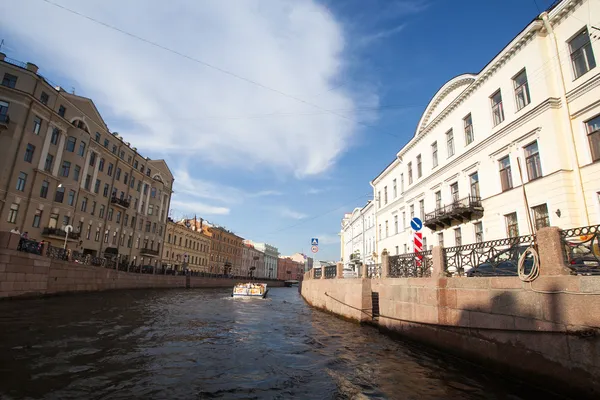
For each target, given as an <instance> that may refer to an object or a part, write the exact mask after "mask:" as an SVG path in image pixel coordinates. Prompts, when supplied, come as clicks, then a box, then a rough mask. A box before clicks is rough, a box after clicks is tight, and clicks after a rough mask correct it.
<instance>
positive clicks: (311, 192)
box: [306, 188, 327, 194]
mask: <svg viewBox="0 0 600 400" xmlns="http://www.w3.org/2000/svg"><path fill="white" fill-rule="evenodd" d="M326 191H327V189H318V188H310V189H308V190H307V191H306V193H307V194H321V193H323V192H326Z"/></svg>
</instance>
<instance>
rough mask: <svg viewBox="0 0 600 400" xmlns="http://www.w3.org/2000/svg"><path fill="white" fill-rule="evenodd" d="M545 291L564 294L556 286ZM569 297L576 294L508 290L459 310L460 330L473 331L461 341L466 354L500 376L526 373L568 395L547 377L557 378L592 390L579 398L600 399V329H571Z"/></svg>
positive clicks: (575, 327) (574, 327) (544, 384)
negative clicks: (557, 375)
mask: <svg viewBox="0 0 600 400" xmlns="http://www.w3.org/2000/svg"><path fill="white" fill-rule="evenodd" d="M473 279H476V278H473ZM545 289H547V290H548V291H550V292H559V291H561V290H564V288H559V287H557V286H549V287H548V288H545ZM566 296H572V297H574V296H576V295H570V294H543V293H536V292H533V291H524V290H520V291H504V292H502V293H500V294H498V295H496V296H494V297H492V299H491V300H490V301H489V303H488V304H485V303H483V302H482V303H472V304H466V305H461V306H460V307H461V308H462V310H461V312H460V316H459V321H458V325H459V326H461V327H463V329H464V328H468V331H469V335H468V336H466V337H464V338H463V340H464V341H465V343H464V344H463V346H462V347H463V350H465V351H467V352H469V353H472V355H474V356H475V357H477V358H480V359H481V361H482V362H484V363H489V364H490V366H492V367H493V369H495V370H498V372H501V373H508V374H511V375H515V374H527V376H528V378H531V379H532V380H534V381H536V382H537V383H538V384H539V385H540V386H541V387H552V386H553V385H557V386H556V390H559V391H564V390H565V387H564V386H563V385H564V384H560V383H558V382H555V380H553V379H549V378H548V377H550V376H553V375H554V376H556V374H557V373H559V374H560V375H562V376H564V382H571V383H573V384H575V385H574V386H575V387H583V388H588V389H589V392H586V393H581V395H580V396H582V397H584V398H587V396H592V398H599V397H598V396H600V369H599V368H598V367H597V366H598V365H600V336H599V335H598V334H599V330H598V328H597V327H592V326H573V325H570V324H569V323H570V321H572V319H570V317H571V316H570V315H569V314H568V313H570V312H577V310H573V309H569V307H573V306H572V304H573V303H571V302H570V300H571V299H569V298H567V297H566ZM578 297H581V296H578ZM565 303H566V304H565ZM582 303H583V302H581V301H579V302H578V304H582ZM587 312H594V311H592V310H587ZM491 360H494V361H493V362H492V361H491ZM532 371H535V372H534V373H533V374H532ZM523 376H524V375H523ZM559 385H560V386H559ZM569 391H571V389H569Z"/></svg>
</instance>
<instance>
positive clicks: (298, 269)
mask: <svg viewBox="0 0 600 400" xmlns="http://www.w3.org/2000/svg"><path fill="white" fill-rule="evenodd" d="M277 263H278V266H277V279H279V280H283V281H287V280H298V281H299V280H300V279H301V278H302V276H303V274H304V263H299V262H296V261H294V260H292V259H291V258H290V257H279V258H278V259H277Z"/></svg>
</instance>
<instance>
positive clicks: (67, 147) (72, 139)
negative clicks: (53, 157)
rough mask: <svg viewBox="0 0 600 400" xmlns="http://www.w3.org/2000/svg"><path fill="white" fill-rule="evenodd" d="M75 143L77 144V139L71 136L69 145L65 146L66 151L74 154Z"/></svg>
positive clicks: (68, 141)
mask: <svg viewBox="0 0 600 400" xmlns="http://www.w3.org/2000/svg"><path fill="white" fill-rule="evenodd" d="M75 142H77V139H75V138H74V137H73V136H69V137H68V138H67V143H66V144H65V150H67V151H69V152H71V153H72V152H74V151H75Z"/></svg>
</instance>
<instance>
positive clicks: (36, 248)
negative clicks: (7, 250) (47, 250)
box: [17, 238, 42, 256]
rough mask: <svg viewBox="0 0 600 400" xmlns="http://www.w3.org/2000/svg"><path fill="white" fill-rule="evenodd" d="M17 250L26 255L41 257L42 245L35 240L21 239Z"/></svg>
mask: <svg viewBox="0 0 600 400" xmlns="http://www.w3.org/2000/svg"><path fill="white" fill-rule="evenodd" d="M17 250H19V251H22V252H24V253H31V254H37V255H40V256H41V255H42V244H41V243H40V242H37V241H35V240H31V239H25V238H21V240H19V245H18V246H17Z"/></svg>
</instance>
